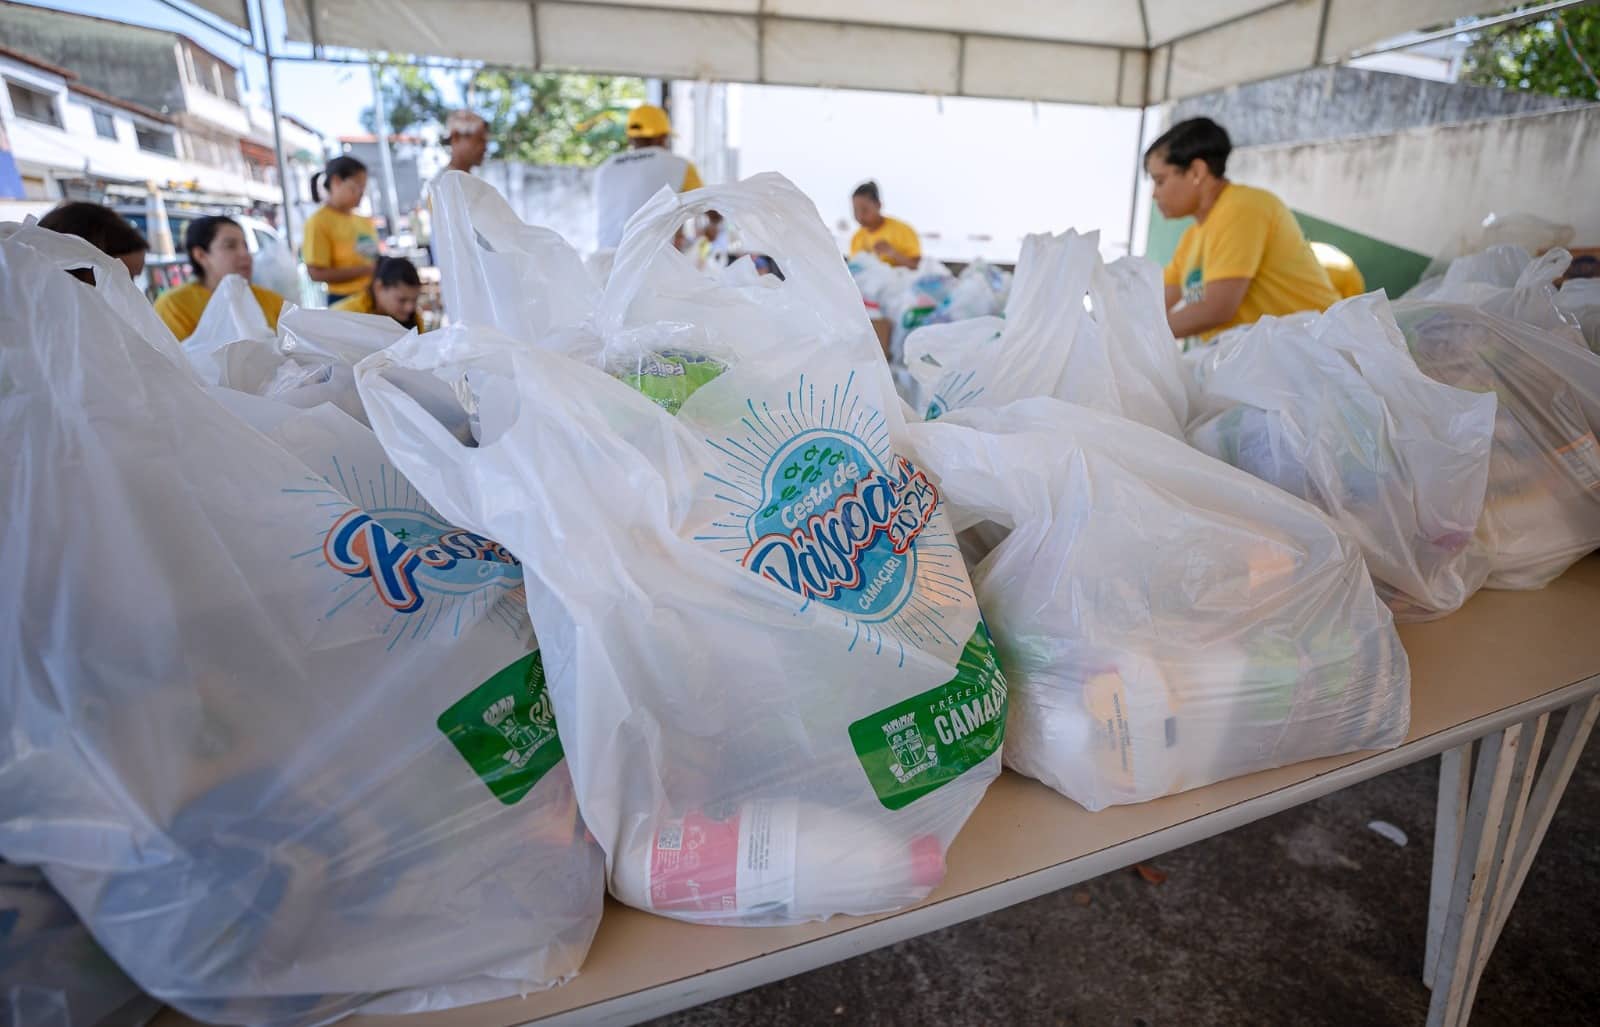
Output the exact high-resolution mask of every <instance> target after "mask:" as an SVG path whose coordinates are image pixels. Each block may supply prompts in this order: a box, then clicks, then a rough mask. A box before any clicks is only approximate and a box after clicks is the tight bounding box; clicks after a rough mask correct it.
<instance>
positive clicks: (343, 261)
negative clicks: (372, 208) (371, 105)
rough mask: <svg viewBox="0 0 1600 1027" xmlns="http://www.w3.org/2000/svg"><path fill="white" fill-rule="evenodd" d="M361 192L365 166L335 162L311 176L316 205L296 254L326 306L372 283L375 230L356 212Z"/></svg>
mask: <svg viewBox="0 0 1600 1027" xmlns="http://www.w3.org/2000/svg"><path fill="white" fill-rule="evenodd" d="M319 182H320V184H321V188H320V189H319V188H318V183H319ZM366 191H367V166H366V165H365V164H363V163H361V162H360V161H358V160H356V159H355V158H354V157H335V158H333V160H330V161H329V162H328V165H327V167H326V168H324V169H323V170H322V171H321V172H320V173H319V174H316V175H313V176H311V198H312V199H313V200H322V206H320V207H318V208H317V210H316V213H314V214H312V215H311V216H310V217H309V218H307V219H306V238H305V243H304V244H303V246H302V247H301V250H300V252H301V256H302V257H303V258H304V260H305V262H306V274H308V275H310V276H311V280H312V281H313V282H322V283H324V284H326V285H327V287H328V299H329V301H330V302H336V301H338V300H342V299H344V298H345V297H348V296H356V295H360V294H361V293H362V292H364V291H366V288H367V283H368V282H370V281H371V280H372V271H373V268H374V266H376V264H377V260H378V230H377V229H376V228H375V227H374V226H373V224H372V219H371V218H369V217H363V216H361V215H360V214H357V213H356V208H357V207H359V206H360V205H361V195H362V194H363V193H365V192H366Z"/></svg>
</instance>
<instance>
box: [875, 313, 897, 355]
mask: <svg viewBox="0 0 1600 1027" xmlns="http://www.w3.org/2000/svg"><path fill="white" fill-rule="evenodd" d="M871 320H872V330H873V331H875V332H877V333H878V345H880V346H882V347H883V359H885V360H888V359H889V337H890V335H891V333H892V332H893V331H894V322H893V321H890V320H889V319H888V318H886V317H874V318H872V319H871Z"/></svg>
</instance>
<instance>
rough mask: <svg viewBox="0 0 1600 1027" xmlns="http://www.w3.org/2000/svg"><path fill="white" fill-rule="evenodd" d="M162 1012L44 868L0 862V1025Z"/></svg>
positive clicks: (59, 1023) (87, 1023) (54, 1025)
mask: <svg viewBox="0 0 1600 1027" xmlns="http://www.w3.org/2000/svg"><path fill="white" fill-rule="evenodd" d="M160 1011H161V1003H160V1002H158V1001H156V1000H155V999H153V998H151V997H150V996H148V995H146V994H145V993H144V992H142V991H140V990H139V986H138V985H137V984H134V983H133V982H132V981H130V980H128V976H127V975H126V974H124V973H123V972H122V971H121V970H119V969H118V968H117V964H115V963H113V962H112V961H111V957H110V956H108V955H106V954H105V952H104V950H102V949H101V948H100V946H99V945H96V944H95V941H94V938H92V937H91V936H90V935H89V932H88V931H86V930H85V929H84V927H83V924H81V923H79V922H78V918H77V916H76V915H75V914H74V913H73V912H72V907H71V906H68V905H67V904H66V902H64V901H63V900H62V898H61V896H59V895H57V894H56V893H55V889H53V888H51V887H50V884H49V882H48V881H46V880H45V879H44V875H43V874H41V873H39V871H38V870H35V869H34V868H32V867H19V866H12V865H11V864H9V863H0V1024H5V1025H6V1027H143V1025H144V1024H146V1023H149V1022H150V1021H151V1020H152V1019H154V1018H155V1015H156V1014H157V1013H158V1012H160Z"/></svg>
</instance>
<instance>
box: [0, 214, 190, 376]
mask: <svg viewBox="0 0 1600 1027" xmlns="http://www.w3.org/2000/svg"><path fill="white" fill-rule="evenodd" d="M4 237H9V238H14V239H16V240H17V241H18V242H20V243H22V244H23V245H25V246H27V247H28V248H29V249H32V250H33V251H34V252H36V253H38V254H39V255H40V256H42V257H44V258H46V259H47V260H48V261H49V262H50V263H51V265H52V266H54V267H56V268H58V269H59V270H62V271H76V270H78V269H80V268H89V269H90V270H92V271H93V272H94V286H93V288H94V291H95V292H97V293H99V294H100V295H101V297H103V298H104V299H105V301H106V302H107V303H109V304H110V305H111V308H112V309H113V310H115V311H116V312H117V315H118V316H119V317H121V318H123V319H124V320H126V321H127V322H128V324H129V326H130V327H132V328H133V330H134V331H136V332H138V333H139V336H140V337H141V338H143V339H144V340H145V341H146V342H148V343H150V345H152V346H154V347H155V348H156V349H157V350H158V351H159V352H160V353H161V355H162V356H164V357H166V358H167V359H168V360H170V361H172V362H173V363H174V364H176V365H178V367H179V368H181V369H182V371H183V373H184V374H185V375H186V376H188V378H189V379H190V380H191V381H193V382H195V383H196V384H202V383H201V380H200V376H199V375H198V374H196V373H195V370H194V368H192V367H190V366H189V360H188V358H187V357H185V356H184V355H183V349H182V347H180V346H179V345H178V339H177V336H175V335H173V334H172V329H170V328H168V327H167V324H166V322H165V321H163V320H161V318H160V316H159V315H157V314H156V312H155V308H154V307H152V306H151V305H150V301H149V300H147V299H145V297H144V294H143V293H141V292H140V291H139V289H138V287H137V286H135V285H134V284H133V278H132V276H130V275H129V274H128V268H127V266H126V265H124V264H123V263H122V261H120V260H118V259H117V258H115V257H109V256H107V255H106V254H104V253H101V252H100V251H99V250H97V249H95V247H94V246H92V245H90V244H89V243H87V242H85V241H84V240H82V239H79V238H78V237H77V236H74V235H62V234H61V233H60V232H52V231H50V230H49V229H47V228H40V227H39V225H38V223H37V220H36V219H34V218H32V217H30V218H29V219H28V220H27V222H26V223H25V224H24V225H23V226H22V227H20V228H14V229H11V230H9V231H7V232H6V234H5V236H4Z"/></svg>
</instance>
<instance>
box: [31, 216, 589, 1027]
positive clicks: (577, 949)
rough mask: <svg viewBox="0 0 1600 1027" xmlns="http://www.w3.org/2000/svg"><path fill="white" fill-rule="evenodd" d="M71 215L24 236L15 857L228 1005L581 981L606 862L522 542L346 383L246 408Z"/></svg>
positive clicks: (120, 943) (168, 995)
mask: <svg viewBox="0 0 1600 1027" xmlns="http://www.w3.org/2000/svg"><path fill="white" fill-rule="evenodd" d="M50 235H51V233H45V232H43V231H42V230H40V229H36V228H35V229H24V230H22V231H19V232H16V233H15V234H12V235H11V236H10V237H9V238H7V239H5V240H4V241H3V242H0V377H3V378H4V380H5V381H6V382H7V396H6V402H5V403H4V404H0V425H3V428H4V431H5V436H6V438H7V439H8V440H9V441H10V443H11V445H12V447H13V455H14V456H15V459H14V460H12V461H10V462H8V463H7V464H6V467H7V468H10V470H8V471H6V472H4V474H3V475H0V505H3V509H4V511H5V516H6V519H7V523H8V524H9V525H11V528H12V530H9V531H8V532H7V533H6V536H5V542H4V543H3V546H0V556H3V558H4V559H5V560H6V561H7V563H8V566H10V567H11V568H12V569H13V571H14V578H13V580H14V581H15V582H16V587H14V588H12V589H10V590H9V591H6V592H3V593H0V652H4V653H6V654H9V655H7V656H6V657H5V660H6V669H5V673H4V674H0V724H3V725H4V728H3V729H0V857H3V858H4V859H6V860H9V861H12V862H16V863H23V864H34V865H38V866H39V867H41V868H42V869H43V871H44V873H45V874H46V876H47V877H48V878H49V880H50V882H51V883H52V884H53V885H54V886H55V887H56V889H57V890H58V891H59V892H60V893H61V894H62V896H63V897H64V898H66V900H67V901H68V902H69V903H70V904H71V905H72V907H73V908H74V909H75V910H76V911H77V913H78V915H79V917H80V918H81V919H82V920H83V922H84V923H85V925H86V926H87V927H88V928H89V930H90V931H91V932H92V933H93V934H94V935H95V937H96V939H97V940H98V941H99V942H100V944H101V945H102V946H104V947H105V949H106V951H107V952H109V953H110V954H111V956H112V957H113V958H115V959H116V961H117V962H118V963H119V964H121V966H122V967H123V968H124V969H125V970H126V971H127V972H128V974H129V976H131V977H132V978H134V980H136V981H137V982H138V983H139V984H140V986H142V987H143V988H144V989H145V990H147V991H149V992H150V993H151V994H152V995H155V996H157V997H159V998H161V999H162V1000H164V1001H166V1002H169V1003H171V1004H172V1005H174V1006H176V1007H178V1008H179V1009H180V1010H182V1011H183V1012H185V1013H187V1014H189V1015H191V1016H195V1017H197V1018H199V1019H203V1020H207V1021H210V1022H216V1023H251V1024H302V1023H305V1024H310V1023H318V1022H325V1021H327V1020H329V1019H332V1018H335V1017H337V1016H340V1015H342V1014H344V1013H346V1012H349V1011H352V1010H354V1009H357V1008H362V1007H366V1008H370V1009H374V1010H378V1011H393V1012H403V1011H413V1010H420V1009H435V1008H442V1007H444V1006H449V1005H457V1004H462V1003H466V1002H473V1001H481V1000H484V999H488V998H495V997H501V996H504V995H508V994H515V993H517V992H519V991H521V992H525V991H527V990H530V989H534V988H540V987H545V986H548V985H551V984H554V983H556V982H558V981H560V980H562V979H564V978H567V977H569V976H571V975H572V974H574V973H575V972H576V971H577V969H578V966H579V964H580V963H581V961H582V959H583V956H584V953H585V951H586V950H587V947H588V944H589V940H590V938H591V937H592V935H593V933H594V931H595V928H596V926H597V924H598V920H599V916H600V909H601V904H602V894H603V893H602V884H603V878H602V861H601V854H600V852H599V850H598V849H597V848H596V847H594V846H593V845H592V844H590V843H589V842H587V841H586V840H585V838H584V829H583V826H582V823H581V821H580V820H579V819H578V815H577V810H576V802H575V796H574V794H573V791H572V788H571V783H570V779H569V777H568V774H567V770H566V767H565V764H564V763H563V762H562V758H561V744H560V741H559V738H558V736H557V735H556V732H555V728H554V724H553V720H552V718H551V713H550V708H549V702H548V698H547V695H546V692H545V688H544V684H543V669H542V666H541V664H540V661H539V656H538V653H537V651H535V650H534V648H533V637H532V631H531V628H530V626H529V623H528V619H527V614H526V611H525V608H524V601H523V584H522V571H521V567H520V566H519V565H518V563H517V561H516V560H515V559H514V558H513V557H512V556H511V554H510V553H508V552H507V551H506V550H505V549H504V548H503V547H501V546H499V545H498V544H496V543H495V542H492V541H490V540H488V539H485V538H483V537H482V536H479V535H475V534H472V533H471V532H467V531H462V530H460V529H458V528H455V527H453V526H451V525H450V524H448V522H445V521H443V520H442V519H440V518H439V516H438V514H437V513H436V512H435V511H434V510H433V508H432V507H430V506H428V505H427V504H426V503H425V502H424V501H423V500H422V499H421V498H420V497H419V496H418V495H417V493H416V491H415V490H413V489H412V488H411V487H410V486H409V484H408V483H407V482H406V481H405V480H404V479H403V478H402V477H401V476H400V475H399V474H398V473H396V471H395V469H394V467H393V466H392V464H390V462H389V461H388V460H387V458H386V457H385V456H384V454H383V453H382V452H381V450H380V449H379V448H378V447H377V446H376V444H375V440H374V439H373V437H372V435H371V433H370V431H368V430H367V429H365V428H363V427H362V426H361V425H359V424H358V423H357V422H355V421H354V420H353V419H351V418H349V417H348V416H346V415H345V414H343V413H341V412H339V411H337V410H335V409H334V408H332V407H329V406H319V407H317V408H315V409H312V410H298V409H295V408H293V407H291V406H288V405H286V404H282V403H276V402H273V401H269V400H266V399H263V398H258V397H252V396H248V395H245V394H242V393H239V394H236V395H235V396H234V398H235V399H236V400H239V401H250V402H253V403H256V404H266V405H267V406H268V407H270V408H271V409H268V410H266V411H265V412H264V413H262V414H261V419H260V420H256V419H254V418H252V419H251V422H250V423H246V420H244V419H241V417H240V416H237V415H236V414H235V413H232V412H230V411H229V409H225V408H224V407H223V406H222V405H219V403H218V402H217V401H216V400H215V399H213V398H212V395H208V394H207V392H206V391H204V390H202V388H201V387H200V386H199V385H198V383H197V382H195V381H194V379H193V377H192V373H191V371H190V369H189V367H188V366H187V364H186V362H185V361H184V358H183V357H182V356H181V355H169V354H166V353H163V352H160V351H158V350H157V349H156V348H154V347H152V346H150V345H148V344H146V342H145V341H144V340H142V339H141V338H140V337H139V335H138V334H137V333H136V332H134V331H130V330H129V328H128V326H127V325H126V324H125V323H124V322H123V320H122V319H121V317H120V316H119V314H118V313H117V311H116V309H115V305H114V304H113V303H110V302H108V301H107V300H106V298H105V296H106V294H107V293H108V292H109V293H113V294H114V293H115V292H116V291H118V290H123V291H131V290H133V285H132V283H131V282H129V281H128V279H127V276H126V274H123V275H121V278H120V281H119V280H117V279H116V278H115V277H113V276H102V285H101V286H100V287H99V288H97V289H91V288H89V287H87V286H85V285H83V284H81V283H79V282H77V281H74V280H73V279H71V278H68V277H67V276H66V275H64V274H62V273H61V267H62V265H63V261H61V260H59V259H56V258H54V257H52V255H51V254H50V252H49V250H50V249H51V248H52V247H55V246H57V245H58V239H59V237H57V238H55V239H46V238H42V237H44V236H50ZM35 240H39V241H41V243H42V244H43V245H42V247H41V248H40V249H35V248H33V247H32V245H31V244H32V242H34V241H35ZM79 245H80V246H83V248H84V249H85V250H87V246H86V245H84V244H79ZM102 262H103V259H102ZM110 266H111V265H110V263H109V262H106V268H105V269H106V270H109V269H110ZM63 312H67V313H66V314H65V316H64V315H63ZM228 391H229V390H222V389H216V390H213V395H215V394H226V393H227V392H228ZM252 424H254V425H256V427H252ZM258 428H259V429H261V430H258ZM262 430H266V431H269V432H272V433H274V434H275V437H276V438H278V439H279V440H280V441H281V443H282V444H281V445H280V444H279V442H274V441H272V439H269V438H268V437H266V436H264V435H263V434H262ZM285 447H288V448H285ZM290 449H293V450H294V452H293V453H291V452H290Z"/></svg>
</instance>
